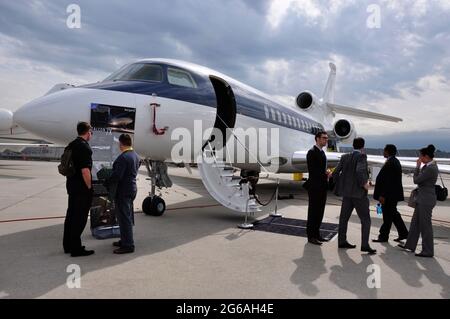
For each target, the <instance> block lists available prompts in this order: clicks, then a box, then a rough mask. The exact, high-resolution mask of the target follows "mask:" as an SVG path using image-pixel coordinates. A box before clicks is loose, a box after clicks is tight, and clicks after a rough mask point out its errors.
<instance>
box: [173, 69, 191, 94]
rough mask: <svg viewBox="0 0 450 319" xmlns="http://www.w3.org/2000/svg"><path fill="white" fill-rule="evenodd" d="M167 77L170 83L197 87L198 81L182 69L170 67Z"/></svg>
mask: <svg viewBox="0 0 450 319" xmlns="http://www.w3.org/2000/svg"><path fill="white" fill-rule="evenodd" d="M167 79H168V81H169V83H170V84H173V85H178V86H184V87H188V88H193V89H195V88H197V83H195V81H194V79H193V78H192V76H191V75H190V74H189V73H188V72H186V71H182V70H180V69H174V68H168V69H167Z"/></svg>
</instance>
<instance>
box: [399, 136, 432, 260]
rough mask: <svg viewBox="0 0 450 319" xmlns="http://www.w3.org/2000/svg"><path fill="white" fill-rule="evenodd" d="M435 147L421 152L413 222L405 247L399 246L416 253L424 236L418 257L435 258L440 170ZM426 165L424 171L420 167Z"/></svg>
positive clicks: (415, 179) (415, 178) (416, 178)
mask: <svg viewBox="0 0 450 319" xmlns="http://www.w3.org/2000/svg"><path fill="white" fill-rule="evenodd" d="M435 151H436V148H435V147H434V145H428V147H425V148H422V149H421V150H420V157H419V159H418V160H417V167H416V170H415V172H414V184H417V185H418V186H419V187H418V193H417V197H416V208H415V209H414V214H413V217H412V220H411V226H410V229H409V235H408V239H407V240H406V244H405V245H398V246H399V247H401V248H403V249H408V250H411V251H415V250H416V248H417V242H418V241H419V237H420V235H422V252H420V253H418V254H416V256H418V257H433V256H434V243H433V224H432V221H431V215H432V213H433V208H434V206H436V188H435V185H436V181H437V178H438V174H439V170H438V167H437V165H436V163H435V162H433V159H434V152H435ZM422 164H424V166H423V167H422V169H421V168H420V166H421V165H422Z"/></svg>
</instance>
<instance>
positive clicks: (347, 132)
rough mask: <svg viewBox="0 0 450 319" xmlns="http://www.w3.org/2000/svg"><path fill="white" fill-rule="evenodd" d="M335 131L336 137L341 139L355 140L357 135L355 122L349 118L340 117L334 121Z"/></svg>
mask: <svg viewBox="0 0 450 319" xmlns="http://www.w3.org/2000/svg"><path fill="white" fill-rule="evenodd" d="M333 131H334V134H335V135H336V137H337V138H338V139H339V140H341V141H349V140H353V139H354V138H355V137H356V131H355V126H354V125H353V122H352V121H350V120H347V119H340V120H338V121H336V123H334V126H333Z"/></svg>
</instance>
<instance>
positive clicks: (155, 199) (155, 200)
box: [142, 196, 166, 216]
mask: <svg viewBox="0 0 450 319" xmlns="http://www.w3.org/2000/svg"><path fill="white" fill-rule="evenodd" d="M142 211H143V212H144V214H146V215H149V216H161V215H162V214H164V212H165V211H166V202H165V201H164V199H162V198H161V197H159V196H148V197H146V198H145V199H144V201H143V202H142Z"/></svg>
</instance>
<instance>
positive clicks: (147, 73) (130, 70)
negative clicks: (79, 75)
mask: <svg viewBox="0 0 450 319" xmlns="http://www.w3.org/2000/svg"><path fill="white" fill-rule="evenodd" d="M162 79H163V70H162V68H161V67H160V66H159V65H155V64H148V63H134V64H130V65H127V66H125V67H123V68H122V69H120V70H119V71H117V72H114V73H113V74H111V75H110V76H109V77H107V78H106V79H105V80H104V81H152V82H161V81H162Z"/></svg>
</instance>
